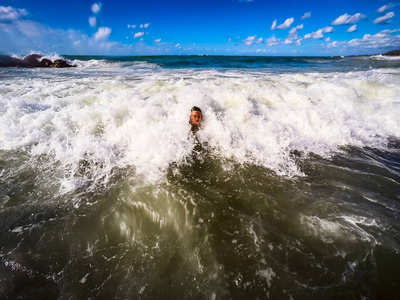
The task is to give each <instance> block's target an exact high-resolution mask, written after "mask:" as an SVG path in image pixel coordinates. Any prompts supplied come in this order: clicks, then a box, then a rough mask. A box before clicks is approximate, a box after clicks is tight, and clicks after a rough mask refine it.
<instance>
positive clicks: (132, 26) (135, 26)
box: [128, 24, 136, 29]
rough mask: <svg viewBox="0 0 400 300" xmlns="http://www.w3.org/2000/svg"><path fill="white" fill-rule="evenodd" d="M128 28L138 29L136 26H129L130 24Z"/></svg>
mask: <svg viewBox="0 0 400 300" xmlns="http://www.w3.org/2000/svg"><path fill="white" fill-rule="evenodd" d="M128 28H132V29H134V28H136V25H129V24H128Z"/></svg>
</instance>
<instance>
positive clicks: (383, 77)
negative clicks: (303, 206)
mask: <svg viewBox="0 0 400 300" xmlns="http://www.w3.org/2000/svg"><path fill="white" fill-rule="evenodd" d="M73 63H77V62H76V61H74V62H73ZM80 64H82V65H85V66H84V67H79V65H80ZM122 64H123V63H119V64H114V65H112V64H108V65H107V64H106V63H105V62H102V61H89V62H85V63H78V68H74V69H68V70H41V71H40V73H39V72H38V71H36V70H32V71H30V72H32V73H29V74H27V75H25V76H26V77H21V78H18V77H17V78H12V79H11V78H10V80H7V79H5V80H2V81H1V82H0V91H1V92H0V125H1V126H2V128H4V129H5V130H2V131H1V132H0V147H1V149H7V150H13V149H26V150H27V151H30V152H31V153H32V154H33V155H41V154H48V155H51V156H52V157H54V158H55V160H56V161H57V162H59V163H61V165H62V166H63V167H65V168H66V170H69V171H70V174H72V173H74V172H75V171H76V170H77V169H78V167H79V164H80V162H82V160H87V161H91V162H96V163H99V164H100V165H101V168H98V169H96V174H97V175H96V176H105V175H106V174H109V172H110V171H111V170H112V169H113V168H114V167H126V166H134V168H135V172H136V173H135V175H137V176H142V177H143V178H144V179H145V180H148V181H150V182H154V181H157V180H159V179H161V178H163V176H164V174H165V172H166V170H167V168H168V167H169V165H170V164H171V163H178V164H179V163H184V162H185V161H186V160H187V157H188V156H189V155H190V153H191V151H192V149H193V144H194V143H193V140H194V139H193V136H192V135H191V134H189V125H188V117H189V111H190V108H191V107H192V106H193V105H197V106H199V107H201V108H202V110H203V113H204V122H203V127H202V130H200V131H199V132H198V138H199V140H200V141H201V142H202V143H207V144H208V146H209V147H210V148H212V149H214V150H213V151H215V152H217V153H218V155H219V156H221V157H222V158H233V159H235V160H237V161H238V162H243V163H245V162H250V163H256V164H259V165H263V166H265V167H268V168H270V169H271V170H273V171H275V172H276V173H277V174H280V175H284V176H297V175H301V172H300V170H299V169H298V167H297V165H296V163H295V161H294V160H293V159H292V157H291V155H290V152H291V151H292V150H298V151H302V152H304V154H306V155H307V154H308V153H316V154H318V155H322V156H326V155H330V154H332V153H334V152H335V151H339V149H340V147H341V146H359V147H363V146H372V147H384V146H385V143H386V142H387V139H388V138H389V137H394V138H399V137H400V132H399V130H398V128H400V119H399V118H398V116H399V115H400V104H399V100H398V99H400V78H399V75H398V74H396V73H395V72H391V71H380V70H377V71H375V70H374V71H368V72H353V73H293V74H266V73H257V72H253V73H249V72H247V73H246V72H238V71H229V72H218V71H210V70H203V71H199V70H197V71H196V72H193V70H186V71H182V70H179V71H177V70H160V69H159V68H158V69H157V68H156V69H157V71H155V69H154V66H151V65H150V64H147V63H138V64H137V66H138V68H137V69H135V68H124V67H123V66H122ZM105 65H107V68H105V67H104V66H105ZM100 70H101V71H100ZM32 75H34V76H35V77H33V78H30V76H32ZM71 178H72V176H70V177H67V179H68V180H69V179H71ZM68 180H67V181H68ZM71 180H72V179H71ZM67 181H66V182H65V186H68V184H71V181H68V183H67ZM75 184H77V185H79V183H78V182H75V183H72V185H71V186H70V187H69V188H66V189H67V190H68V189H71V188H74V185H75Z"/></svg>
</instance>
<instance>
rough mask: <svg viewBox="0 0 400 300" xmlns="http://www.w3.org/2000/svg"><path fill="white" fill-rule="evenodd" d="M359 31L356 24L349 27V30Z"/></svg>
mask: <svg viewBox="0 0 400 300" xmlns="http://www.w3.org/2000/svg"><path fill="white" fill-rule="evenodd" d="M355 31H357V25H356V24H354V25H353V26H351V27H350V28H348V29H347V32H355Z"/></svg>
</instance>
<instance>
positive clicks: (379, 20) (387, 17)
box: [373, 12, 394, 24]
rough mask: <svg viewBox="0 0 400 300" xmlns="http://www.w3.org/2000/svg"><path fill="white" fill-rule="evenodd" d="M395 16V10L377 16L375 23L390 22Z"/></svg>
mask: <svg viewBox="0 0 400 300" xmlns="http://www.w3.org/2000/svg"><path fill="white" fill-rule="evenodd" d="M393 17H394V12H388V13H387V14H386V15H384V16H382V17H379V18H377V19H376V20H375V21H374V22H373V23H374V24H387V23H390V21H391V20H390V19H391V18H393Z"/></svg>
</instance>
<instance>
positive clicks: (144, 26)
mask: <svg viewBox="0 0 400 300" xmlns="http://www.w3.org/2000/svg"><path fill="white" fill-rule="evenodd" d="M149 26H150V23H146V24H140V28H147V27H149Z"/></svg>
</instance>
